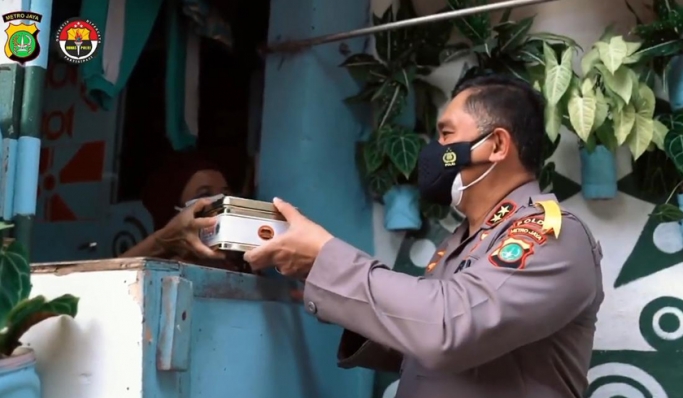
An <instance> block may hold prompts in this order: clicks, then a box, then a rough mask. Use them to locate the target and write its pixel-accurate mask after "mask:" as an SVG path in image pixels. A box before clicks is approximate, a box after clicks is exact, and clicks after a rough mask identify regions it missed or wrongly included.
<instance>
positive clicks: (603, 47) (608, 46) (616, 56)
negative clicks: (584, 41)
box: [595, 36, 628, 73]
mask: <svg viewBox="0 0 683 398" xmlns="http://www.w3.org/2000/svg"><path fill="white" fill-rule="evenodd" d="M595 46H596V48H597V49H598V53H599V54H600V60H601V61H602V63H603V64H604V65H605V67H606V68H607V70H609V71H610V73H615V72H616V71H617V69H619V67H620V66H621V65H622V63H623V62H624V58H626V57H627V56H628V46H627V45H626V42H625V41H624V38H623V37H621V36H614V37H612V38H611V39H610V41H609V43H604V42H597V43H595Z"/></svg>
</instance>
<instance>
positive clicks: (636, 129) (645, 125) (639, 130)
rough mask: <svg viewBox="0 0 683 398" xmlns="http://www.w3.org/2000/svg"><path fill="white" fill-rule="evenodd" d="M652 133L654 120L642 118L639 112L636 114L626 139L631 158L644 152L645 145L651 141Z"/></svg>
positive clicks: (637, 156)
mask: <svg viewBox="0 0 683 398" xmlns="http://www.w3.org/2000/svg"><path fill="white" fill-rule="evenodd" d="M653 135H654V121H653V120H652V119H648V118H644V117H642V116H641V115H640V114H636V122H635V123H634V125H633V130H632V131H631V134H630V135H629V136H628V138H627V139H626V143H627V144H628V147H629V149H630V150H631V154H632V155H633V159H635V160H638V158H639V157H640V156H641V155H642V154H643V153H645V151H646V150H647V147H648V146H649V145H650V143H651V142H652V137H653Z"/></svg>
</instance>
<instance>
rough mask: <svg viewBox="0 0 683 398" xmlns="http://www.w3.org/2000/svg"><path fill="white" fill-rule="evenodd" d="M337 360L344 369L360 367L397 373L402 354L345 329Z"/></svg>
mask: <svg viewBox="0 0 683 398" xmlns="http://www.w3.org/2000/svg"><path fill="white" fill-rule="evenodd" d="M337 360H338V362H337V365H338V366H339V367H340V368H344V369H350V368H355V367H361V368H367V369H372V370H377V371H380V372H392V373H398V372H399V370H400V369H401V362H402V361H403V354H401V353H400V352H398V351H396V350H394V349H391V348H389V347H387V346H383V345H381V344H378V343H375V342H374V341H370V340H368V339H366V338H365V337H363V336H361V335H359V334H358V333H355V332H352V331H350V330H348V329H346V330H344V333H342V337H341V341H340V342H339V350H338V351H337Z"/></svg>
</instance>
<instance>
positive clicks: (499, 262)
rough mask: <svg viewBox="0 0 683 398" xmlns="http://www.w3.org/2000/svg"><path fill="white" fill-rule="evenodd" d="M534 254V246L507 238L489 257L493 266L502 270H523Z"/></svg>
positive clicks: (520, 240)
mask: <svg viewBox="0 0 683 398" xmlns="http://www.w3.org/2000/svg"><path fill="white" fill-rule="evenodd" d="M533 253H534V245H533V244H532V243H529V242H526V241H524V240H522V239H516V238H512V237H510V238H507V239H505V240H504V241H503V242H501V244H500V245H499V246H498V247H497V248H496V249H495V250H494V251H493V252H491V254H490V255H489V261H490V262H491V264H493V265H495V266H497V267H501V268H511V269H523V268H524V267H525V266H526V260H527V259H528V258H529V256H531V255H532V254H533Z"/></svg>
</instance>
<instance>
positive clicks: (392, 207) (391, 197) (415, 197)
mask: <svg viewBox="0 0 683 398" xmlns="http://www.w3.org/2000/svg"><path fill="white" fill-rule="evenodd" d="M383 199H384V228H386V229H387V230H388V231H406V230H412V231H417V230H419V229H420V228H421V227H422V216H421V215H420V193H419V191H418V190H417V188H416V187H414V186H412V185H397V186H395V187H392V188H391V189H390V190H389V191H388V192H387V193H385V194H384V197H383Z"/></svg>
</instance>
